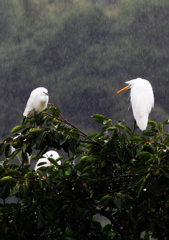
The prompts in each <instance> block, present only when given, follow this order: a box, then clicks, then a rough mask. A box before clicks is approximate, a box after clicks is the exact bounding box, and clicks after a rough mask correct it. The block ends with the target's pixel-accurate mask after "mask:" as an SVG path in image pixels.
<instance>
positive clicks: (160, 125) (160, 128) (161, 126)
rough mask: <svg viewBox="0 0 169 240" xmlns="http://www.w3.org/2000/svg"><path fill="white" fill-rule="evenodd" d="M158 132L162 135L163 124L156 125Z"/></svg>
mask: <svg viewBox="0 0 169 240" xmlns="http://www.w3.org/2000/svg"><path fill="white" fill-rule="evenodd" d="M158 130H159V132H160V133H163V124H162V123H158Z"/></svg>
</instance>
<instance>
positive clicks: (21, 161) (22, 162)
mask: <svg viewBox="0 0 169 240" xmlns="http://www.w3.org/2000/svg"><path fill="white" fill-rule="evenodd" d="M19 135H21V134H20V133H19ZM18 137H19V136H16V137H14V138H13V139H15V140H16V141H17V138H18ZM14 143H15V141H14ZM16 145H18V143H17V142H16ZM17 149H18V148H17V147H15V144H13V146H12V145H11V154H12V153H13V152H15V151H16V150H17ZM16 157H17V158H18V160H19V161H20V163H21V164H28V165H29V164H30V161H31V157H32V155H29V154H28V153H26V155H25V159H24V158H23V155H22V150H21V151H19V152H18V154H17V155H16Z"/></svg>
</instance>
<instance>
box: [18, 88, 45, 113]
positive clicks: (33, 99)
mask: <svg viewBox="0 0 169 240" xmlns="http://www.w3.org/2000/svg"><path fill="white" fill-rule="evenodd" d="M48 102H49V95H48V90H47V89H46V88H44V87H38V88H35V89H34V90H33V91H32V92H31V94H30V97H29V99H28V101H27V104H26V108H25V110H24V113H23V116H25V117H31V116H35V115H36V114H38V113H40V112H41V111H42V110H44V109H45V108H46V107H47V105H48Z"/></svg>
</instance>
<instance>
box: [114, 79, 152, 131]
mask: <svg viewBox="0 0 169 240" xmlns="http://www.w3.org/2000/svg"><path fill="white" fill-rule="evenodd" d="M126 83H127V84H128V86H126V87H124V88H122V89H121V90H119V91H118V92H117V93H120V92H122V91H124V90H126V89H129V88H131V91H130V101H131V105H132V110H133V115H134V118H135V120H136V123H137V125H138V127H139V128H140V129H141V130H142V131H144V130H145V129H146V127H147V122H148V116H149V113H150V112H151V109H152V108H153V106H154V94H153V89H152V86H151V84H150V82H149V81H147V80H145V79H142V78H136V79H133V80H130V81H127V82H126Z"/></svg>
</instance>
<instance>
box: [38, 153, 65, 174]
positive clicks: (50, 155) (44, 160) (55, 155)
mask: <svg viewBox="0 0 169 240" xmlns="http://www.w3.org/2000/svg"><path fill="white" fill-rule="evenodd" d="M43 156H44V158H40V159H39V160H38V161H37V163H36V165H35V168H34V169H35V171H36V170H37V169H38V168H41V167H48V166H51V165H52V163H51V162H50V161H49V160H48V158H53V159H54V160H56V159H57V158H59V157H60V156H59V154H58V153H57V152H56V151H54V150H50V151H48V152H46V153H45V154H44V155H43ZM40 163H44V164H42V165H39V164H40ZM58 164H59V165H60V164H61V161H58ZM38 165H39V166H38Z"/></svg>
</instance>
